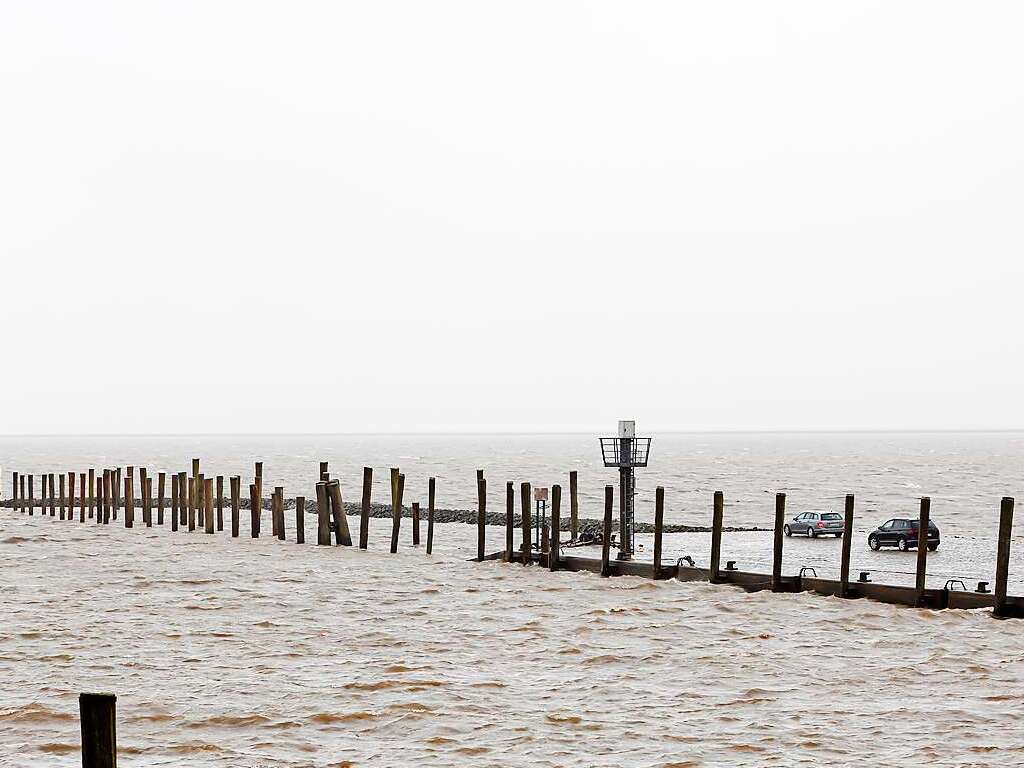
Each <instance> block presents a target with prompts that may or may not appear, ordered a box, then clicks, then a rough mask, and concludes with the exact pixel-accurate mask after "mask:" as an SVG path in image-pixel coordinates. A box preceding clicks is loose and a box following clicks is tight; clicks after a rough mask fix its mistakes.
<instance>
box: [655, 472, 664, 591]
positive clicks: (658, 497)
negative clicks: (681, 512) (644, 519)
mask: <svg viewBox="0 0 1024 768" xmlns="http://www.w3.org/2000/svg"><path fill="white" fill-rule="evenodd" d="M664 527H665V489H664V488H662V487H661V486H660V485H659V486H658V487H657V488H655V489H654V578H658V575H659V574H660V573H661V536H662V532H663V531H662V529H663V528H664Z"/></svg>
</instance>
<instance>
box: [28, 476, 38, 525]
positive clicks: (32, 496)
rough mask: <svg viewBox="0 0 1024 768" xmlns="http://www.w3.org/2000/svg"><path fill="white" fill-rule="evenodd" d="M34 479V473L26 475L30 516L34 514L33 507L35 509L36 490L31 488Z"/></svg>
mask: <svg viewBox="0 0 1024 768" xmlns="http://www.w3.org/2000/svg"><path fill="white" fill-rule="evenodd" d="M35 479H36V476H35V475H29V476H28V514H29V516H30V517H31V516H34V515H35V513H36V512H35V509H36V492H35V490H33V488H32V486H33V485H34V481H35Z"/></svg>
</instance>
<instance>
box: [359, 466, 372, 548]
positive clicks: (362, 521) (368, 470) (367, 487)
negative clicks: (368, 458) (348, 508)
mask: <svg viewBox="0 0 1024 768" xmlns="http://www.w3.org/2000/svg"><path fill="white" fill-rule="evenodd" d="M372 490H373V468H372V467H363V498H362V506H361V507H360V508H359V548H360V549H366V545H367V543H368V541H367V540H368V539H369V537H370V493H371V492H372Z"/></svg>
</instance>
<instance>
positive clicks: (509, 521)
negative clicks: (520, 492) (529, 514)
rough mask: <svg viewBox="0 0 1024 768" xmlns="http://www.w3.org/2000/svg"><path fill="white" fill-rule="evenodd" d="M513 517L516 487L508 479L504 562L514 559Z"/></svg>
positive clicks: (506, 486)
mask: <svg viewBox="0 0 1024 768" xmlns="http://www.w3.org/2000/svg"><path fill="white" fill-rule="evenodd" d="M515 517H516V487H515V484H514V483H512V481H511V480H510V481H509V482H507V483H505V562H506V563H511V562H512V561H513V560H514V559H515V548H516V541H515Z"/></svg>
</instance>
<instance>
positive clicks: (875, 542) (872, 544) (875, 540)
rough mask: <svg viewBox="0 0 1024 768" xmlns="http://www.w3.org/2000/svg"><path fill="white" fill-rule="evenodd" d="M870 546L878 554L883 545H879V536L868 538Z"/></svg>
mask: <svg viewBox="0 0 1024 768" xmlns="http://www.w3.org/2000/svg"><path fill="white" fill-rule="evenodd" d="M868 546H869V547H871V549H873V550H875V552H877V551H878V550H879V549H880V548H881V546H882V545H881V544H880V543H879V541H878V537H877V536H868Z"/></svg>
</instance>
